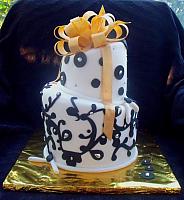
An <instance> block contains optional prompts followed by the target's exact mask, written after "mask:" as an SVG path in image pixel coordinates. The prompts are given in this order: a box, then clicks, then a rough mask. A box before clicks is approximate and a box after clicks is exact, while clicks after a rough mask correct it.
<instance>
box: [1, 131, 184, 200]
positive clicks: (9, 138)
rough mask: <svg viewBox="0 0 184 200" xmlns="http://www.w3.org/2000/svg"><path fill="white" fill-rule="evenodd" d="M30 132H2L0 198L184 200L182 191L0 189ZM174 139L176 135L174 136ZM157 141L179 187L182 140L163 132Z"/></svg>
mask: <svg viewBox="0 0 184 200" xmlns="http://www.w3.org/2000/svg"><path fill="white" fill-rule="evenodd" d="M31 135H32V133H31V132H29V131H26V130H21V129H20V130H16V131H9V132H6V134H2V136H1V140H0V183H1V186H0V200H9V199H11V200H12V199H15V195H16V199H19V200H22V199H26V200H28V199H29V200H37V199H42V200H45V199H49V200H53V199H58V198H62V199H86V198H88V199H90V198H93V199H103V200H105V199H131V200H134V199H136V200H139V199H140V200H143V199H155V198H160V199H161V200H166V199H184V192H183V191H182V192H181V194H177V195H156V194H154V195H143V194H138V195H136V194H132V195H114V194H113V195H109V194H107V195H104V194H103V195H102V194H81V193H78V194H77V193H73V194H68V193H63V194H57V193H41V192H23V191H17V192H14V191H8V190H4V189H3V188H2V183H3V180H4V179H5V177H6V175H7V174H8V173H9V171H10V170H11V167H12V166H13V165H14V163H15V161H16V160H17V158H18V156H19V154H20V153H21V151H22V149H23V148H24V147H25V145H26V143H27V141H28V140H29V138H30V137H31ZM175 138H176V137H175ZM156 139H157V142H158V144H159V145H160V147H161V150H162V152H163V153H164V155H165V156H166V158H167V160H168V162H169V164H170V166H171V168H172V170H173V172H174V174H175V176H176V177H177V180H178V181H179V183H180V185H181V187H182V188H183V187H184V160H183V159H182V157H183V155H182V140H181V139H180V140H176V139H175V140H173V137H172V135H169V136H167V137H166V135H165V136H164V135H162V136H157V137H156Z"/></svg>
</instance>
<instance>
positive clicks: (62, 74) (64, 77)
mask: <svg viewBox="0 0 184 200" xmlns="http://www.w3.org/2000/svg"><path fill="white" fill-rule="evenodd" d="M60 82H61V85H65V83H66V74H65V72H61V79H60Z"/></svg>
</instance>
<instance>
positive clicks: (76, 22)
mask: <svg viewBox="0 0 184 200" xmlns="http://www.w3.org/2000/svg"><path fill="white" fill-rule="evenodd" d="M90 21H91V22H90ZM126 24H127V22H123V21H120V20H118V21H115V17H114V16H113V15H112V14H111V13H105V9H104V7H103V6H102V8H101V9H100V12H99V14H96V13H95V12H93V11H87V12H86V13H84V15H83V16H82V17H76V18H73V19H71V20H70V23H69V24H68V25H64V26H58V27H56V28H55V30H54V35H55V37H56V38H57V39H59V40H60V42H57V43H56V45H55V51H56V53H57V54H59V55H69V54H74V53H76V52H78V51H85V50H88V49H90V48H97V47H101V46H104V45H106V44H107V43H109V42H117V41H120V40H123V39H125V38H126V37H127V36H128V33H129V31H128V27H127V26H126ZM123 29H124V30H125V31H124V30H123ZM113 30H114V31H115V33H116V36H115V37H113V38H110V37H109V34H110V33H111V32H112V31H113ZM124 32H126V33H124ZM123 35H124V36H123ZM65 43H68V47H69V51H68V50H66V49H65V47H64V44H65Z"/></svg>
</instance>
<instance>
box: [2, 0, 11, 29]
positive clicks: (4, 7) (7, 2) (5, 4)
mask: <svg viewBox="0 0 184 200" xmlns="http://www.w3.org/2000/svg"><path fill="white" fill-rule="evenodd" d="M12 2H13V0H0V27H1V25H2V23H3V20H4V18H5V17H6V14H7V12H8V10H9V8H10V6H11V5H12Z"/></svg>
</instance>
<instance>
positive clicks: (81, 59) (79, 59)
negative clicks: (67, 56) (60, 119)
mask: <svg viewBox="0 0 184 200" xmlns="http://www.w3.org/2000/svg"><path fill="white" fill-rule="evenodd" d="M86 62H87V56H86V54H85V53H83V52H79V53H77V54H76V55H75V56H74V64H75V66H76V67H83V66H84V65H85V64H86Z"/></svg>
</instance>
